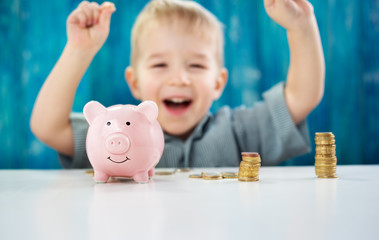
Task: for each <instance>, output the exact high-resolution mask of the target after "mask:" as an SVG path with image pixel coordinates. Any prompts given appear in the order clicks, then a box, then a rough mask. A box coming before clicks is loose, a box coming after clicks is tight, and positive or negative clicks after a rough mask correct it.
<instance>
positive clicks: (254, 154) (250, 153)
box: [241, 152, 260, 157]
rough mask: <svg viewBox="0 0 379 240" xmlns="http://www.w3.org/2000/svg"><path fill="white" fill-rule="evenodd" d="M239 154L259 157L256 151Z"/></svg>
mask: <svg viewBox="0 0 379 240" xmlns="http://www.w3.org/2000/svg"><path fill="white" fill-rule="evenodd" d="M241 155H242V156H247V157H260V156H259V153H257V152H241Z"/></svg>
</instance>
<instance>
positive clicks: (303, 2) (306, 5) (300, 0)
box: [294, 0, 314, 13]
mask: <svg viewBox="0 0 379 240" xmlns="http://www.w3.org/2000/svg"><path fill="white" fill-rule="evenodd" d="M294 1H295V2H296V3H297V5H299V6H300V8H301V9H303V10H304V11H305V12H306V13H311V12H313V11H314V10H313V5H312V4H311V3H310V2H309V1H307V0H294Z"/></svg>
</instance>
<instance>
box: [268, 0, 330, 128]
mask: <svg viewBox="0 0 379 240" xmlns="http://www.w3.org/2000/svg"><path fill="white" fill-rule="evenodd" d="M264 5H265V9H266V12H267V14H268V15H269V16H270V17H271V18H272V19H273V20H274V21H276V22H277V23H278V24H280V25H281V26H282V27H284V28H285V29H286V30H287V37H288V43H289V48H290V66H289V70H288V74H287V83H286V87H285V90H284V94H285V99H286V103H287V106H288V109H289V112H290V114H291V116H292V119H293V121H294V122H295V124H297V123H300V122H301V121H303V120H304V119H305V118H306V117H307V116H308V114H309V113H310V112H311V111H312V110H313V109H314V108H315V107H316V106H317V105H318V104H319V102H320V101H321V99H322V97H323V94H324V81H325V80H324V79H325V61H324V54H323V50H322V45H321V39H320V34H319V30H318V26H317V22H316V17H315V15H314V12H313V6H312V5H311V4H310V3H309V2H308V1H307V0H264Z"/></svg>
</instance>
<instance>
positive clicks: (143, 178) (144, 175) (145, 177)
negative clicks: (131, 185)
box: [133, 172, 149, 183]
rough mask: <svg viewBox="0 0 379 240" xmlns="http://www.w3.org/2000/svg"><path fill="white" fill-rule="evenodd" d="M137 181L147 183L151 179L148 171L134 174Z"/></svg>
mask: <svg viewBox="0 0 379 240" xmlns="http://www.w3.org/2000/svg"><path fill="white" fill-rule="evenodd" d="M133 179H134V181H135V182H138V183H147V182H148V181H149V175H148V173H147V172H139V173H137V174H135V175H134V176H133Z"/></svg>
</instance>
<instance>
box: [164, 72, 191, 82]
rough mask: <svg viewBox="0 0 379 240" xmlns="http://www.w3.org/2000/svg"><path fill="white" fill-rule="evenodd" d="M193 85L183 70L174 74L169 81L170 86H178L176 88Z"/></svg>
mask: <svg viewBox="0 0 379 240" xmlns="http://www.w3.org/2000/svg"><path fill="white" fill-rule="evenodd" d="M190 83H191V81H190V80H189V78H188V76H187V74H186V73H185V71H183V70H178V71H176V72H174V73H173V74H172V75H171V76H170V79H169V84H170V85H176V86H187V85H189V84H190Z"/></svg>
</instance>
